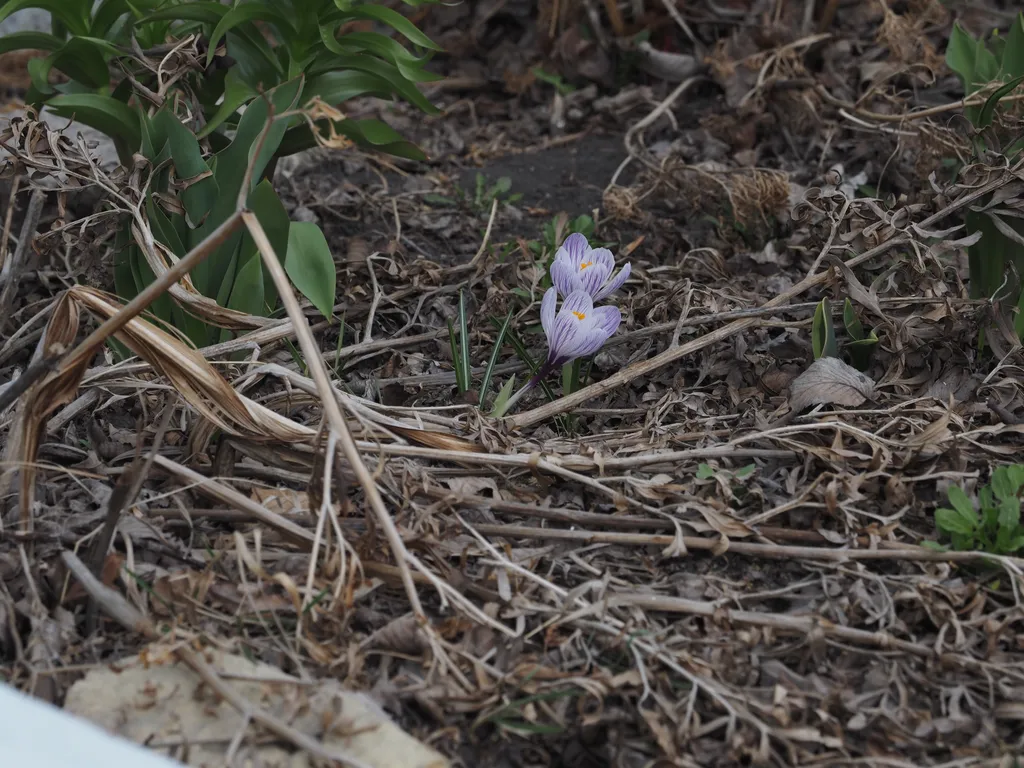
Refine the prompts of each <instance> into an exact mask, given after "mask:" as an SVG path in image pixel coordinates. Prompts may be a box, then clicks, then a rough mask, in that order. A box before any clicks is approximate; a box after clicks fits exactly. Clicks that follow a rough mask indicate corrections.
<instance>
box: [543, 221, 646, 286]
mask: <svg viewBox="0 0 1024 768" xmlns="http://www.w3.org/2000/svg"><path fill="white" fill-rule="evenodd" d="M614 269H615V258H614V257H613V256H612V252H611V251H609V250H608V249H607V248H591V247H590V243H588V242H587V238H586V237H584V236H583V235H581V234H579V233H578V232H577V233H574V234H572V235H569V236H568V237H567V238H565V242H563V243H562V247H561V248H559V249H558V252H557V253H556V254H555V260H554V261H553V262H552V263H551V282H553V283H554V284H555V287H556V288H557V289H558V292H559V293H560V294H562V295H563V296H569V294H571V293H572V292H573V291H579V290H583V291H586V292H587V293H588V294H589V295H590V298H591V299H593V300H594V301H600V300H601V299H603V298H605V297H607V296H610V295H611V294H613V293H615V291H617V290H619V288H621V287H622V284H623V283H625V282H626V278H628V277H629V272H630V265H629V262H626V264H625V266H623V268H622V269H621V270H620V271H619V273H618V274H617V275H615V277H612V272H613V271H614ZM609 278H611V279H609Z"/></svg>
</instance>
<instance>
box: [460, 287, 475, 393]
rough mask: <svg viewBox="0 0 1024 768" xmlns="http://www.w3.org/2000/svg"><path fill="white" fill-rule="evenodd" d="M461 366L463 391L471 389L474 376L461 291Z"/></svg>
mask: <svg viewBox="0 0 1024 768" xmlns="http://www.w3.org/2000/svg"><path fill="white" fill-rule="evenodd" d="M459 365H461V366H462V391H463V392H465V391H467V390H468V389H469V385H470V383H471V382H472V381H473V375H472V373H471V372H470V366H469V323H468V321H467V320H466V296H465V294H464V293H463V292H462V291H461V290H460V291H459Z"/></svg>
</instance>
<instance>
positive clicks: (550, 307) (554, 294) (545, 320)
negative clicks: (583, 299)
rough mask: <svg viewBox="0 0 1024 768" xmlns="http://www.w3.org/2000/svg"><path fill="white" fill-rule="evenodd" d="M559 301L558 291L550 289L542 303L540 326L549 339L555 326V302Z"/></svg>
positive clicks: (545, 293)
mask: <svg viewBox="0 0 1024 768" xmlns="http://www.w3.org/2000/svg"><path fill="white" fill-rule="evenodd" d="M557 300H558V291H557V290H555V289H554V288H548V289H547V290H546V291H545V292H544V298H543V299H541V302H540V324H541V327H542V328H543V329H544V333H545V334H546V335H547V336H548V338H550V337H551V326H553V325H554V324H555V301H557Z"/></svg>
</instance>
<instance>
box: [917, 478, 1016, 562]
mask: <svg viewBox="0 0 1024 768" xmlns="http://www.w3.org/2000/svg"><path fill="white" fill-rule="evenodd" d="M1022 489H1024V465H1022V464H1011V465H1008V466H1004V467H999V468H998V469H996V470H995V471H994V472H993V473H992V480H991V482H990V483H989V484H988V485H985V486H983V487H982V488H981V490H979V491H978V506H979V507H980V509H977V508H975V505H974V503H973V502H972V501H971V500H970V499H969V498H968V497H967V494H966V493H964V492H963V489H961V488H960V487H959V486H956V485H951V486H950V487H949V490H948V491H947V496H948V498H949V503H950V507H941V508H939V509H936V510H935V525H936V527H937V528H938V529H939V531H940V532H941V533H943V534H944V535H946V536H948V537H949V539H950V543H951V545H952V547H953V549H955V550H961V551H963V550H971V551H982V552H989V553H991V554H994V555H1012V554H1015V553H1017V552H1020V551H1021V550H1022V549H1024V526H1021V524H1020V494H1021V491H1022Z"/></svg>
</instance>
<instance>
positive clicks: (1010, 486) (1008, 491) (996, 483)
mask: <svg viewBox="0 0 1024 768" xmlns="http://www.w3.org/2000/svg"><path fill="white" fill-rule="evenodd" d="M991 485H992V492H993V493H994V494H995V495H996V498H997V499H998V500H999V501H1004V500H1005V499H1011V498H1012V499H1016V498H1017V486H1016V485H1015V484H1014V483H1013V480H1012V479H1011V478H1010V473H1009V472H1008V471H1007V468H1006V467H999V468H998V469H996V471H995V472H993V473H992V483H991Z"/></svg>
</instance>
